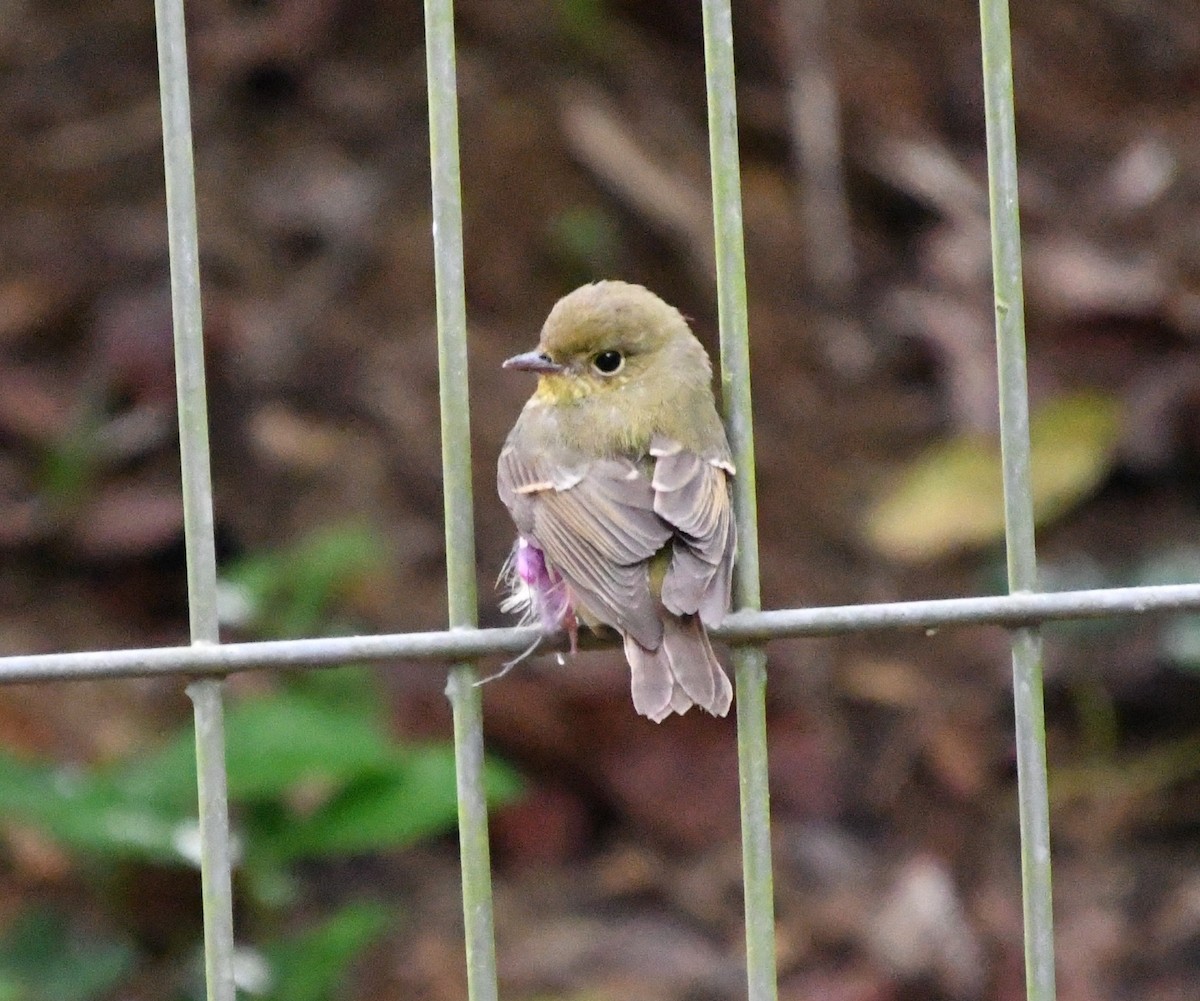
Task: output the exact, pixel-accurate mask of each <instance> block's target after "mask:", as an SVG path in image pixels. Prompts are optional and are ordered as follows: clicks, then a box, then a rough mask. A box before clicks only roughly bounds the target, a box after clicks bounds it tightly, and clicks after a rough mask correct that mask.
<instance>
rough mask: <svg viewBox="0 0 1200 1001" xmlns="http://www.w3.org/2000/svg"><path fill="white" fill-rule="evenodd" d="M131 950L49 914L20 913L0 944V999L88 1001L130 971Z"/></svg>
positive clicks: (100, 994)
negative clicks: (80, 930)
mask: <svg viewBox="0 0 1200 1001" xmlns="http://www.w3.org/2000/svg"><path fill="white" fill-rule="evenodd" d="M134 959H135V956H134V951H133V949H132V947H130V946H129V945H127V944H125V943H123V942H118V941H116V940H111V939H109V940H105V939H100V938H97V937H95V936H93V935H91V934H88V935H83V934H80V933H79V931H78V930H76V929H72V928H71V927H70V926H69V925H68V923H67V921H66V920H65V919H64V918H63V917H62V915H60V914H57V913H55V912H54V911H50V910H42V909H38V910H32V911H27V912H26V913H24V914H22V915H21V916H20V917H19V918H18V919H17V921H16V922H15V923H14V925H13V926H12V927H11V928H10V929H9V930H8V932H7V934H5V936H4V938H3V939H2V940H0V999H3V1001H8V999H12V1001H91V999H93V998H100V997H101V996H105V995H107V994H108V992H109V991H110V990H111V989H112V988H113V987H114V986H116V984H117V983H119V982H120V981H121V980H122V979H123V978H124V977H125V976H126V975H127V974H128V973H129V971H130V970H131V969H132V968H133V964H134Z"/></svg>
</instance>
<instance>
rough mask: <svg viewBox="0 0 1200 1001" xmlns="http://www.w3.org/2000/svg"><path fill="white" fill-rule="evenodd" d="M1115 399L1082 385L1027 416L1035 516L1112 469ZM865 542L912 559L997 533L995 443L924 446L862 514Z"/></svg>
mask: <svg viewBox="0 0 1200 1001" xmlns="http://www.w3.org/2000/svg"><path fill="white" fill-rule="evenodd" d="M1120 418H1121V407H1120V403H1119V401H1118V400H1117V399H1115V398H1114V397H1111V396H1106V395H1104V394H1101V393H1097V392H1081V393H1075V394H1072V395H1070V396H1063V397H1059V398H1058V399H1055V400H1051V401H1050V402H1048V403H1046V404H1045V405H1044V406H1042V407H1040V408H1039V409H1038V410H1037V411H1035V412H1034V413H1033V414H1032V415H1031V418H1030V427H1029V434H1030V448H1031V450H1032V466H1033V470H1032V481H1033V482H1032V484H1031V486H1032V491H1033V508H1034V518H1035V520H1036V521H1037V523H1038V524H1039V525H1042V524H1045V523H1047V522H1049V521H1052V520H1053V519H1055V518H1058V517H1060V516H1061V515H1063V514H1064V513H1065V512H1067V511H1069V510H1070V509H1071V508H1072V507H1074V506H1075V505H1077V504H1079V503H1080V502H1081V501H1083V500H1085V499H1086V498H1087V497H1089V496H1090V495H1091V494H1092V493H1093V492H1094V491H1095V490H1096V488H1097V487H1098V486H1099V485H1100V484H1101V483H1102V482H1103V481H1104V478H1105V476H1107V474H1108V472H1109V470H1110V469H1111V468H1112V464H1113V460H1114V458H1115V455H1116V446H1117V442H1118V438H1119V435H1120V423H1121V419H1120ZM866 536H867V538H868V539H869V540H870V542H871V544H872V545H873V546H874V547H875V548H876V549H878V550H879V551H880V552H881V553H883V554H884V555H885V556H888V557H890V558H892V559H896V560H903V561H908V562H916V561H921V560H929V559H936V558H938V557H941V556H945V555H947V554H949V553H953V552H957V551H961V550H964V549H971V548H977V547H982V546H988V545H992V544H993V543H996V542H999V541H1000V540H1002V539H1003V538H1004V485H1003V475H1002V472H1001V460H1000V443H999V440H998V439H997V438H995V437H993V436H986V435H978V434H971V435H962V436H960V437H957V438H952V439H950V440H948V441H943V442H938V443H937V444H935V445H932V446H930V447H929V448H927V449H926V450H925V451H924V452H922V453H921V454H920V455H919V456H917V457H916V459H914V460H913V461H912V462H911V463H909V465H908V466H907V467H906V468H905V469H904V470H903V471H902V472H901V473H900V475H899V477H898V479H897V481H896V482H895V483H894V484H893V485H892V486H891V487H890V488H889V489H888V490H887V491H886V492H885V493H884V494H883V496H882V497H881V498H880V499H879V500H878V502H876V504H875V505H874V506H873V507H872V508H871V510H870V512H869V513H868V515H867V519H866Z"/></svg>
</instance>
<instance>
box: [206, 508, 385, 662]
mask: <svg viewBox="0 0 1200 1001" xmlns="http://www.w3.org/2000/svg"><path fill="white" fill-rule="evenodd" d="M386 551H387V550H386V546H385V544H384V542H383V540H382V539H381V538H380V536H379V533H378V532H377V531H375V530H374V529H372V528H370V527H367V526H364V525H360V524H353V523H352V524H346V525H335V526H333V527H331V528H327V529H325V530H323V531H319V532H314V533H313V534H312V535H310V536H308V537H306V538H304V539H302V540H301V541H299V542H298V543H296V544H295V545H294V546H291V547H289V548H287V549H282V550H278V551H275V552H269V553H263V554H260V555H255V556H249V557H246V558H244V559H242V560H240V561H238V562H237V563H235V564H234V565H233V566H231V567H229V568H228V569H227V570H226V571H225V572H224V573H223V574H222V584H223V585H224V586H225V587H227V588H229V587H232V588H233V589H235V590H236V591H237V593H238V595H239V597H240V598H241V599H242V601H243V602H244V604H245V605H246V606H247V607H248V609H249V619H250V621H249V622H248V623H241V624H242V625H246V626H249V627H250V628H251V629H253V630H254V631H255V632H257V633H258V634H259V635H261V636H263V637H265V638H287V637H294V636H315V635H318V634H320V633H321V632H323V627H325V626H327V622H326V619H327V617H328V614H329V609H330V608H331V606H332V605H333V604H334V602H335V601H336V600H337V598H338V597H339V596H341V595H342V594H344V593H345V592H346V591H348V590H350V589H351V588H352V587H353V586H354V585H355V584H357V583H359V582H361V581H362V580H364V579H365V578H367V577H369V576H370V575H371V574H374V573H376V572H377V571H379V569H380V568H381V567H382V566H383V560H384V553H385V552H386Z"/></svg>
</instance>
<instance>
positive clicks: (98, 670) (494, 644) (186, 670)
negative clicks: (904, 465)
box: [0, 584, 1200, 684]
mask: <svg viewBox="0 0 1200 1001" xmlns="http://www.w3.org/2000/svg"><path fill="white" fill-rule="evenodd" d="M1170 611H1200V584H1165V585H1154V586H1148V587H1118V588H1102V589H1098V590H1091V591H1057V592H1053V593H1041V594H1005V595H995V596H990V597H982V598H944V599H938V600H934V601H903V602H889V603H885V604H873V605H839V606H831V607H825V608H785V609H776V610H773V611H765V612H755V611H743V612H734V613H733V614H731V615H730V616H728V617H727V618H726V619H725V621H724V622H723V623H722V624H721V625H720V626H719V627H718V628H716V629H713V630H711V633H712V635H713V637H714V638H716V639H720V640H723V641H724V642H726V643H730V644H735V645H736V644H739V643H756V642H763V641H766V640H773V639H786V638H796V637H804V636H835V635H839V634H843V633H861V632H878V631H882V630H890V629H927V630H932V629H940V628H942V627H953V626H970V625H996V626H1006V627H1010V628H1011V627H1019V626H1030V625H1036V624H1038V623H1040V622H1050V621H1056V620H1063V619H1094V618H1104V617H1108V616H1121V615H1139V614H1142V613H1145V612H1170ZM537 637H538V631H537V629H535V628H532V627H522V628H516V629H450V630H443V631H439V632H425V633H389V634H384V635H378V636H332V637H322V638H318V639H299V640H270V641H266V642H255V643H226V644H223V645H221V646H194V647H193V646H176V647H154V648H150V649H141V650H98V651H88V652H85V653H50V654H29V655H19V656H13V657H0V684H17V683H22V682H35V681H80V680H87V679H91V680H96V679H100V678H138V677H151V676H155V675H160V674H189V675H221V674H229V673H232V672H234V671H250V670H256V669H262V668H272V667H275V668H289V667H320V666H324V665H333V664H345V663H350V662H355V661H370V660H436V661H444V662H447V663H449V662H455V661H461V660H466V659H471V658H475V657H486V656H490V655H510V654H518V653H521V652H522V651H524V650H526V649H527V648H528V647H529V645H530V644H531V643H533V642H534V641H535V640H536V639H537ZM583 645H584V646H585V647H587V646H607V645H609V644H608V643H606V642H604V641H603V640H598V641H594V642H591V643H588V642H584V643H583ZM540 649H541V650H542V651H543V652H552V651H557V650H566V649H567V639H566V636H565V635H554V636H547V637H545V639H544V641H543V642H542V644H541V646H540Z"/></svg>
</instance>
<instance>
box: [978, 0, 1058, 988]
mask: <svg viewBox="0 0 1200 1001" xmlns="http://www.w3.org/2000/svg"><path fill="white" fill-rule="evenodd" d="M980 29H981V35H982V42H983V87H984V106H985V112H986V117H987V146H988V194H989V202H990V209H991V223H992V271H993V282H994V286H995V308H996V352H997V363H998V371H999V383H1000V434H1001V451H1002V456H1003V459H1002V461H1003V466H1004V518H1005V526H1006V541H1007V548H1008V586H1009V591H1010V592H1030V591H1033V590H1034V589H1035V588H1036V587H1037V552H1036V549H1035V544H1034V521H1033V490H1032V480H1031V473H1030V469H1031V462H1030V443H1029V392H1028V382H1027V377H1026V366H1025V304H1024V291H1023V287H1022V282H1021V228H1020V213H1019V209H1018V202H1017V143H1016V126H1015V122H1014V111H1013V76H1012V38H1011V32H1010V28H1009V19H1008V3H1007V0H980ZM1012 662H1013V706H1014V711H1015V717H1016V747H1017V784H1018V798H1019V801H1020V815H1021V884H1022V894H1023V900H1024V912H1025V978H1026V992H1027V996H1028V998H1029V1001H1053V999H1054V996H1055V985H1054V915H1053V906H1052V904H1053V899H1052V887H1051V873H1050V807H1049V792H1048V785H1049V782H1048V777H1047V771H1046V724H1045V708H1044V705H1043V696H1042V642H1041V634H1040V632H1039V631H1038V630H1037V629H1032V628H1021V629H1016V630H1014V631H1013V635H1012Z"/></svg>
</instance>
